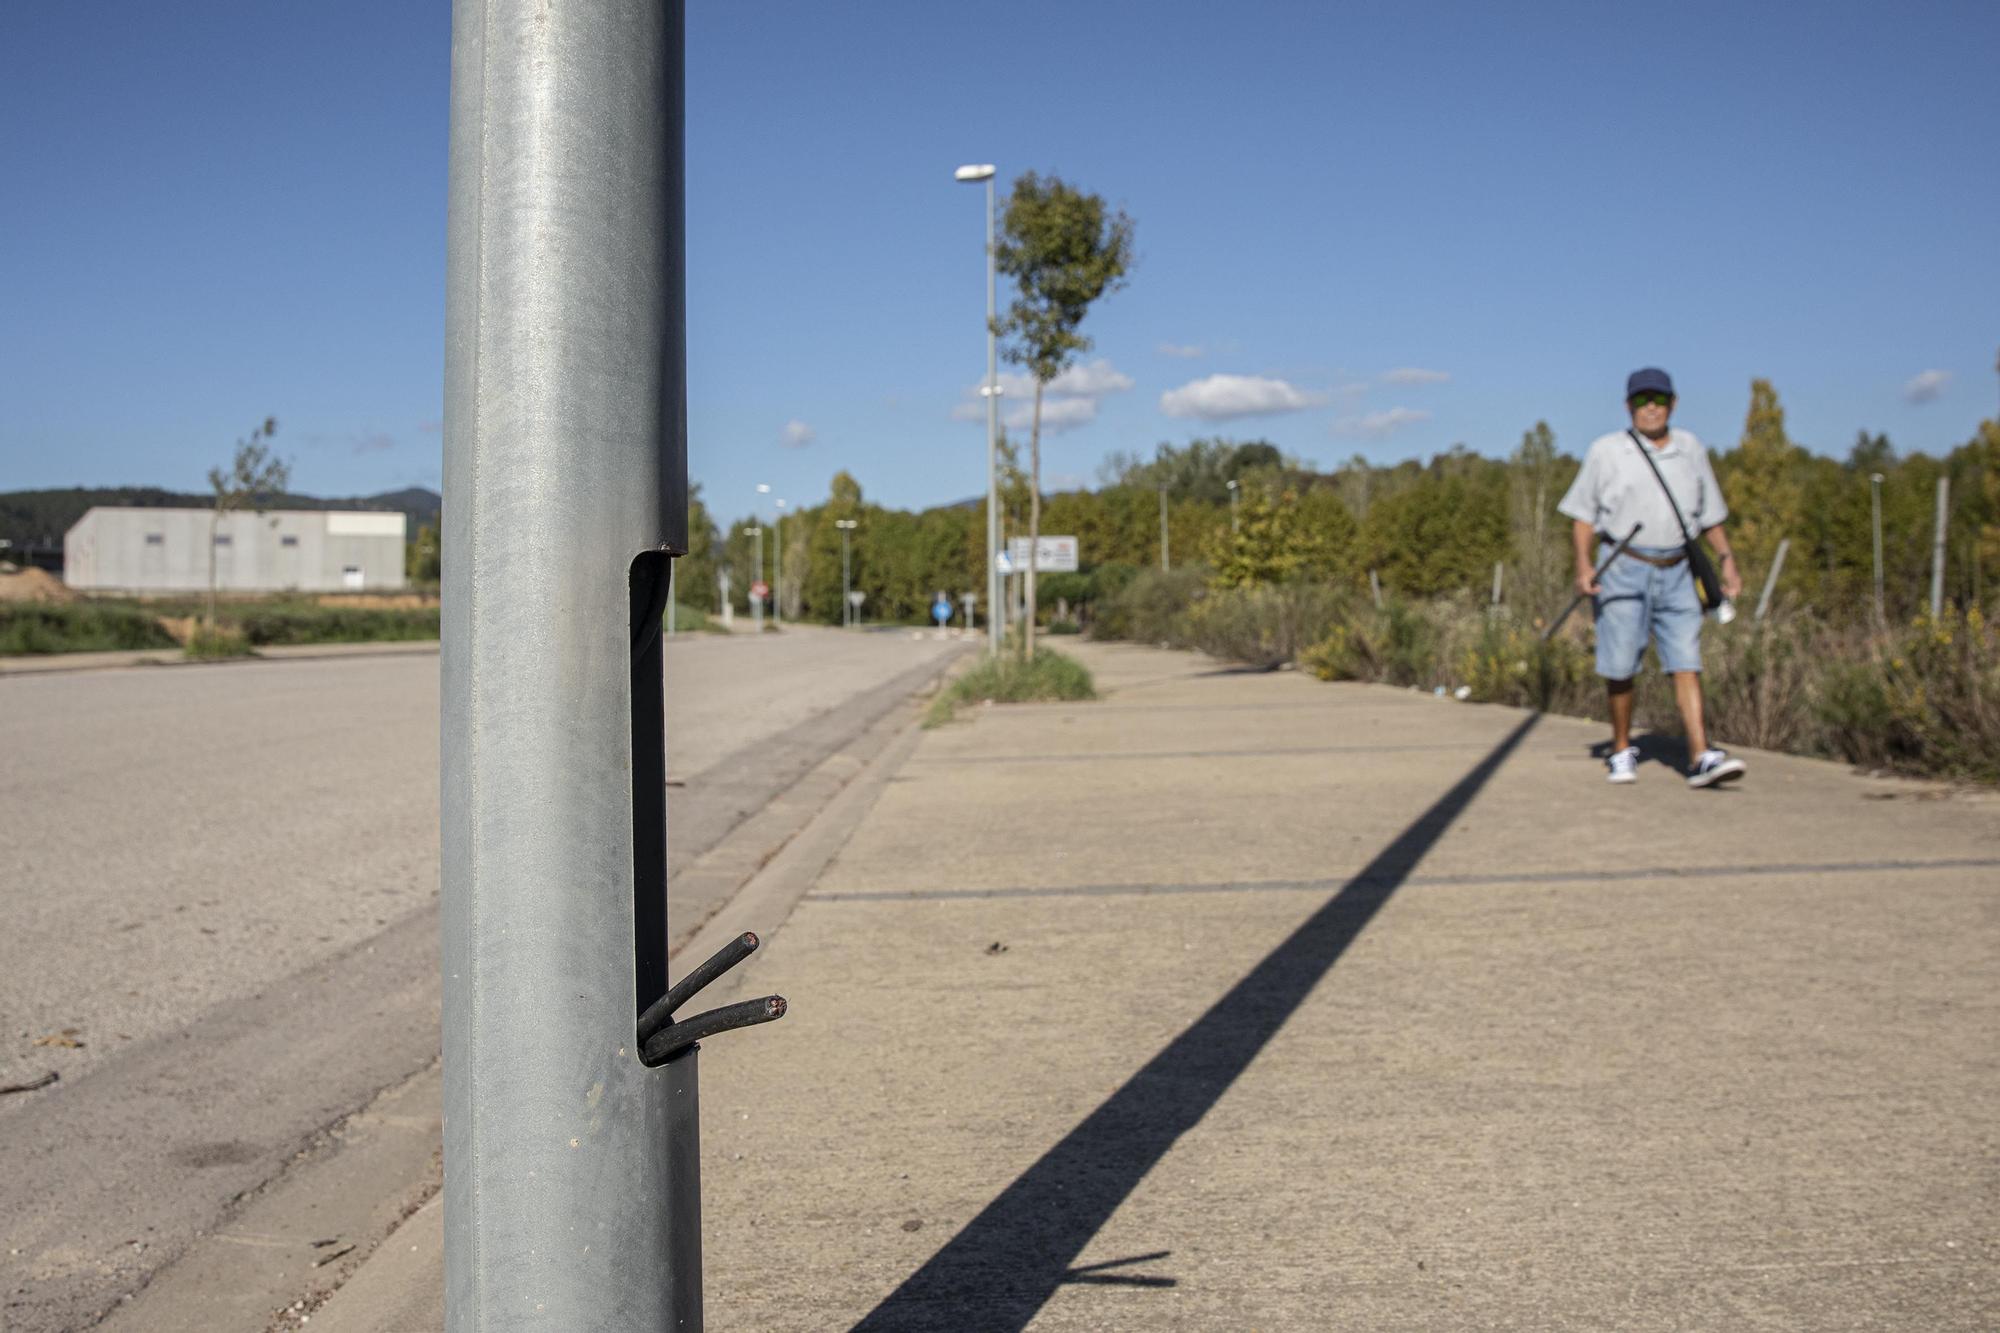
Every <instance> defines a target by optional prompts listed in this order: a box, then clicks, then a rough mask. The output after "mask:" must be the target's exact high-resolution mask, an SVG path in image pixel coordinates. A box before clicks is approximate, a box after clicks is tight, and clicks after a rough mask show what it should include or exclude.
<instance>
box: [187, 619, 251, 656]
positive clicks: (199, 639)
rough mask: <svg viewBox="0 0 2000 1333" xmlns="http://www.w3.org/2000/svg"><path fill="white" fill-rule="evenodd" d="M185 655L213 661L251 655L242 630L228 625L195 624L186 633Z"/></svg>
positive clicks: (248, 642) (247, 641) (247, 640)
mask: <svg viewBox="0 0 2000 1333" xmlns="http://www.w3.org/2000/svg"><path fill="white" fill-rule="evenodd" d="M187 655H188V658H189V660H191V661H195V662H215V661H220V660H222V659H224V658H230V657H248V656H250V655H251V649H250V641H249V639H248V638H246V637H245V636H244V634H243V631H241V630H239V629H235V628H232V627H231V626H228V625H220V624H218V625H215V626H213V627H210V626H207V625H197V626H195V628H194V632H193V633H192V634H190V635H188V641H187Z"/></svg>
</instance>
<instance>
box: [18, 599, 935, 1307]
mask: <svg viewBox="0 0 2000 1333" xmlns="http://www.w3.org/2000/svg"><path fill="white" fill-rule="evenodd" d="M954 647H955V645H953V644H949V643H942V642H938V641H935V640H930V639H924V640H920V641H919V640H913V639H911V638H910V636H909V635H907V634H893V633H882V634H841V633H838V632H833V631H817V632H816V631H811V630H795V631H792V632H789V633H787V634H784V635H767V636H763V637H761V638H757V637H752V636H748V635H744V636H736V637H728V638H724V637H719V636H684V637H682V638H680V639H677V640H675V641H674V643H673V644H672V646H671V647H670V648H669V652H668V658H667V676H668V688H667V715H668V737H669V773H670V781H674V782H676V783H685V784H686V785H685V787H682V788H680V789H678V790H677V791H676V792H674V793H673V794H672V796H671V797H670V802H671V808H673V809H676V810H679V811H683V812H686V813H687V816H688V817H687V819H686V820H685V821H684V822H679V823H677V824H676V826H675V827H676V836H677V838H681V839H682V840H683V842H684V843H685V844H687V845H686V846H684V847H680V848H676V857H675V859H676V861H677V862H681V863H685V859H686V858H685V856H684V855H683V853H684V852H686V851H691V850H693V848H692V843H693V842H694V841H696V840H700V839H706V840H708V841H711V842H712V841H713V840H714V839H715V838H717V837H719V836H720V835H721V834H722V833H723V832H725V831H726V830H727V829H728V827H730V826H731V825H733V823H735V822H736V821H738V820H740V819H742V818H745V817H747V816H748V815H750V814H752V813H754V809H753V808H752V807H754V806H755V805H756V804H757V803H759V802H760V801H762V800H764V799H768V797H769V795H771V794H774V792H775V791H776V790H779V789H782V787H783V786H784V785H786V784H787V783H788V782H789V781H790V780H791V779H792V778H793V777H795V776H796V775H797V774H798V773H800V772H802V771H803V770H804V769H805V768H806V767H809V766H810V765H811V764H812V763H814V762H816V761H817V759H818V757H819V756H820V755H821V754H823V753H825V752H827V751H828V750H830V749H831V748H833V747H834V746H837V745H838V744H839V743H840V741H841V737H842V736H843V735H845V734H846V733H847V732H848V731H849V730H851V727H850V726H849V725H848V723H847V721H846V718H845V716H844V715H845V714H849V713H860V712H863V711H868V710H873V711H875V712H876V713H879V711H880V710H881V709H882V708H884V707H887V706H889V705H890V703H892V702H893V700H894V699H895V698H896V697H898V696H899V695H900V694H901V693H903V692H906V691H907V689H908V688H910V687H912V686H914V685H915V684H916V683H917V682H918V680H919V679H921V678H922V677H924V676H926V675H928V674H929V673H930V672H931V671H933V670H934V669H935V668H936V666H937V665H938V664H939V663H940V662H941V660H942V659H943V657H944V656H946V655H947V654H949V653H950V652H952V651H953V649H954ZM857 725H858V724H857ZM437 755H438V673H437V659H436V657H434V656H428V655H426V656H416V657H412V656H394V657H379V658H347V659H330V660H315V661H292V662H270V663H232V664H224V665H213V666H185V667H172V668H152V669H147V668H137V669H127V670H119V671H93V672H82V673H75V674H64V675H44V676H30V677H15V678H11V679H6V680H0V921H4V922H5V929H0V1086H5V1085H9V1084H15V1083H19V1082H22V1081H26V1080H30V1079H34V1078H38V1077H40V1076H43V1075H45V1074H46V1073H48V1072H51V1071H53V1072H56V1073H59V1074H60V1076H61V1081H60V1082H59V1083H58V1084H56V1085H54V1086H52V1087H50V1088H47V1089H44V1090H41V1091H36V1092H26V1093H17V1094H12V1095H6V1096H0V1166H4V1169H0V1246H4V1247H5V1248H4V1250H0V1295H3V1296H6V1297H8V1298H9V1299H7V1300H6V1301H5V1303H4V1307H0V1308H5V1309H6V1311H7V1314H6V1316H5V1317H0V1326H4V1327H18V1328H37V1327H66V1326H69V1325H68V1324H66V1323H63V1322H59V1321H61V1320H74V1319H75V1318H77V1317H78V1316H79V1314H80V1313H81V1312H83V1311H84V1310H85V1309H86V1308H102V1305H101V1302H102V1301H103V1300H104V1299H105V1298H106V1296H107V1294H108V1295H109V1296H110V1297H111V1298H113V1299H115V1297H116V1294H117V1293H118V1292H119V1291H121V1290H130V1289H133V1288H134V1287H136V1286H137V1285H138V1284H140V1283H142V1282H143V1281H144V1279H145V1276H146V1274H147V1273H148V1272H149V1271H151V1267H152V1266H153V1261H152V1260H151V1259H149V1257H148V1255H149V1252H150V1253H152V1254H154V1255H159V1256H165V1254H166V1253H167V1252H168V1251H171V1250H172V1249H173V1248H174V1247H175V1246H176V1245H177V1244H179V1243H181V1242H182V1241H184V1240H185V1238H186V1237H188V1236H190V1235H195V1234H199V1231H200V1229H201V1227H202V1225H203V1223H204V1220H205V1219H206V1218H208V1217H209V1216H212V1215H213V1214H214V1213H215V1212H216V1211H217V1210H219V1209H220V1208H221V1207H222V1206H224V1205H225V1204H226V1203H227V1202H228V1201H229V1199H230V1198H232V1197H234V1196H235V1195H236V1194H238V1193H240V1192H241V1191H243V1190H244V1189H246V1188H254V1187H255V1186H256V1185H258V1184H260V1183H262V1181H263V1180H264V1179H268V1178H269V1177H270V1175H271V1174H273V1173H274V1171H275V1170H276V1169H278V1168H279V1167H280V1166H281V1165H282V1163H283V1161H284V1160H285V1156H286V1154H288V1153H289V1152H290V1151H292V1150H293V1149H294V1148H295V1147H296V1146H297V1145H298V1143H299V1141H300V1138H301V1135H302V1134H310V1133H311V1132H312V1131H313V1130H314V1129H316V1128H318V1126H319V1125H323V1124H326V1123H329V1122H330V1121H332V1120H333V1119H335V1118H337V1117H338V1116H339V1115H341V1114H344V1113H345V1112H346V1111H348V1110H351V1109H353V1107H355V1106H356V1105H359V1104H360V1103H361V1102H362V1101H365V1099H366V1098H367V1097H368V1096H369V1095H372V1093H373V1092H374V1091H375V1090H376V1089H378V1088H381V1087H384V1086H387V1085H388V1084H390V1083H391V1082H394V1081H395V1080H396V1079H398V1078H401V1077H405V1076H406V1075H407V1074H408V1073H410V1072H411V1070H412V1069H414V1068H419V1067H421V1065H422V1063H423V1062H424V1061H425V1060H427V1059H429V1058H430V1054H431V1053H432V1052H434V1051H435V1033H436V1029H435V1023H436V1007H435V1006H436V979H435V931H436V927H435V920H436V918H435V900H436V895H437V877H438V846H437V823H438V807H437V801H438V796H437ZM176 1118H179V1119H181V1120H184V1121H186V1122H188V1123H185V1124H176V1123H174V1121H175V1119H176ZM315 1122H316V1123H315ZM149 1141H151V1142H150V1144H149ZM166 1143H179V1144H181V1145H182V1146H181V1147H179V1148H177V1149H174V1150H172V1151H160V1150H158V1149H157V1146H156V1145H158V1144H166ZM64 1158H67V1160H68V1165H67V1166H65V1165H64V1164H63V1160H62V1159H64ZM52 1159H53V1160H52ZM124 1230H129V1231H130V1232H132V1233H133V1234H132V1235H130V1236H125V1235H123V1234H119V1235H118V1236H117V1237H116V1239H115V1241H113V1240H107V1238H108V1237H111V1236H113V1233H122V1231H124ZM107 1246H113V1247H115V1248H114V1249H110V1250H108V1249H107ZM23 1293H31V1294H32V1295H33V1299H25V1298H23V1299H15V1298H17V1297H22V1296H23Z"/></svg>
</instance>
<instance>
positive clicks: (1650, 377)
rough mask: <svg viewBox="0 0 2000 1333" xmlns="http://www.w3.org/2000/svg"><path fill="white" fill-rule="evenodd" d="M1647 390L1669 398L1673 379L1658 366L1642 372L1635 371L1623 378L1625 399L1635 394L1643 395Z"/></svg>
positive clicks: (1672, 389) (1672, 387) (1671, 392)
mask: <svg viewBox="0 0 2000 1333" xmlns="http://www.w3.org/2000/svg"><path fill="white" fill-rule="evenodd" d="M1649 389H1650V390H1653V391H1654V392H1657V393H1664V394H1667V395H1668V396H1670V397H1671V396H1672V394H1673V392H1674V381H1673V377H1672V376H1671V375H1669V374H1667V372H1666V371H1664V370H1661V369H1660V368H1659V367H1658V366H1647V367H1646V368H1645V369H1644V370H1635V371H1633V372H1632V373H1631V374H1630V375H1627V376H1626V377H1625V396H1626V397H1627V398H1630V397H1631V396H1632V395H1633V394H1635V393H1645V392H1646V391H1647V390H1649Z"/></svg>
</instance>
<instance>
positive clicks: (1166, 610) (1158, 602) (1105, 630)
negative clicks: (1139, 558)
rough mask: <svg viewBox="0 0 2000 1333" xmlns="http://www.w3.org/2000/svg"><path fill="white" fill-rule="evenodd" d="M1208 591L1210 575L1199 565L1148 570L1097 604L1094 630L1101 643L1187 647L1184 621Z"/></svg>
mask: <svg viewBox="0 0 2000 1333" xmlns="http://www.w3.org/2000/svg"><path fill="white" fill-rule="evenodd" d="M1207 591H1208V572H1207V571H1206V570H1204V569H1202V568H1201V567H1200V566H1198V565H1189V566H1184V567H1182V568H1180V569H1171V570H1168V569H1149V570H1145V571H1144V572H1142V573H1139V574H1137V575H1135V576H1134V577H1133V578H1132V579H1131V581H1130V582H1128V583H1126V584H1125V585H1124V586H1123V587H1121V588H1120V589H1119V590H1118V591H1117V592H1116V593H1115V594H1113V595H1112V596H1110V597H1108V598H1105V599H1104V600H1102V601H1100V602H1099V603H1098V605H1097V616H1096V620H1095V622H1094V623H1093V625H1092V630H1093V632H1094V633H1095V634H1096V635H1097V636H1098V637H1099V638H1102V639H1128V640H1131V641H1132V642H1135V643H1165V644H1170V645H1172V646H1175V647H1186V646H1187V645H1188V643H1189V638H1188V632H1187V626H1186V624H1185V623H1184V620H1183V617H1184V616H1185V615H1186V613H1187V610H1188V608H1189V607H1191V606H1193V605H1194V604H1195V603H1196V602H1197V601H1199V600H1201V598H1202V596H1203V595H1204V594H1205V593H1206V592H1207Z"/></svg>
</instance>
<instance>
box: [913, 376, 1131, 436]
mask: <svg viewBox="0 0 2000 1333" xmlns="http://www.w3.org/2000/svg"><path fill="white" fill-rule="evenodd" d="M1132 387H1133V381H1132V377H1131V376H1130V375H1127V374H1125V373H1123V372H1122V371H1120V370H1119V369H1118V368H1117V367H1115V366H1113V365H1112V364H1111V362H1109V361H1108V360H1105V359H1103V358H1101V357H1100V358H1099V359H1098V360H1096V361H1093V362H1091V363H1090V364H1089V365H1087V366H1071V367H1070V368H1069V369H1068V370H1065V371H1064V372H1063V373H1062V374H1060V375H1058V376H1056V377H1055V378H1054V379H1052V380H1050V381H1049V383H1048V386H1047V387H1046V388H1045V389H1043V390H1042V429H1043V430H1045V431H1052V432H1058V433H1059V432H1062V431H1066V430H1074V429H1076V428H1077V427H1078V426H1082V425H1087V424H1088V423H1090V422H1092V421H1095V420H1096V419H1097V406H1098V404H1099V403H1101V402H1102V401H1103V400H1104V399H1105V398H1107V397H1109V396H1110V395H1112V394H1114V393H1125V392H1127V391H1129V390H1130V389H1131V388H1132ZM1000 390H1001V396H1000V419H1001V422H1002V423H1003V424H1004V425H1005V426H1006V427H1007V429H1008V430H1010V431H1024V430H1028V429H1030V428H1031V427H1032V426H1033V424H1034V416H1035V380H1034V377H1033V376H1032V375H1025V374H1022V373H1020V372H1018V371H1007V372H1005V373H1003V374H1002V375H1001V376H1000ZM951 418H952V420H953V421H984V420H985V419H986V404H985V402H984V401H982V400H981V398H980V396H979V386H978V385H976V384H975V385H972V386H970V387H969V388H967V389H966V391H965V397H964V398H962V399H960V400H959V402H958V403H957V404H956V405H955V406H954V407H953V408H952V409H951Z"/></svg>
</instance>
